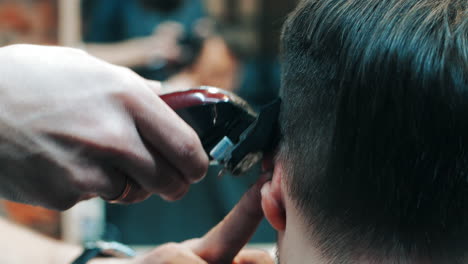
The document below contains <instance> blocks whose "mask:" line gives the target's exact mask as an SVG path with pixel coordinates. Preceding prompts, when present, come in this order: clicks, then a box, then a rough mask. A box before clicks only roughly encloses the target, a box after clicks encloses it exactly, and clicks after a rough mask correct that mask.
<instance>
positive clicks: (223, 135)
mask: <svg viewBox="0 0 468 264" xmlns="http://www.w3.org/2000/svg"><path fill="white" fill-rule="evenodd" d="M161 99H162V100H163V101H164V102H166V103H167V104H168V105H169V106H170V107H171V108H172V109H174V111H175V112H176V113H177V114H178V115H179V116H180V117H181V118H182V119H183V120H184V121H185V122H187V123H188V124H189V125H190V126H191V127H192V128H193V129H194V130H195V131H196V132H197V134H198V136H199V137H200V140H201V142H202V144H203V147H204V149H205V151H206V153H207V154H208V155H209V157H210V160H211V161H213V162H217V163H219V164H221V165H222V166H224V170H227V171H229V172H231V173H232V174H234V175H240V174H243V173H244V172H246V171H247V170H248V169H250V168H251V167H252V166H253V165H254V164H255V163H257V162H258V161H259V160H260V159H261V157H262V154H263V153H264V152H268V151H271V150H272V149H273V148H274V146H275V145H276V143H277V141H278V138H279V133H278V127H277V119H278V113H279V107H280V102H281V101H280V100H279V99H277V100H275V101H274V102H272V103H270V104H268V105H266V106H265V107H263V108H262V109H261V111H260V113H259V114H257V113H255V112H254V111H253V109H252V108H251V107H250V106H249V104H247V103H246V102H245V101H244V100H243V99H241V98H240V97H238V96H236V95H234V94H232V93H229V92H226V91H223V90H221V89H218V88H214V87H199V88H195V89H190V90H185V91H179V92H174V93H169V94H164V95H161Z"/></svg>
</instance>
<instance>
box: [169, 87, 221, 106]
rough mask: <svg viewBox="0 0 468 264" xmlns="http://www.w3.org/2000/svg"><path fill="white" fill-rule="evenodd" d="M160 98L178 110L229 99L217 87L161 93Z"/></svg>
mask: <svg viewBox="0 0 468 264" xmlns="http://www.w3.org/2000/svg"><path fill="white" fill-rule="evenodd" d="M161 99H162V100H163V101H164V102H165V103H166V104H168V105H169V106H170V107H171V108H172V109H174V110H179V109H182V108H187V107H191V106H197V105H203V104H215V103H219V102H228V101H230V96H229V94H227V93H226V92H223V91H220V90H217V89H192V90H187V91H181V92H174V93H169V94H164V95H161Z"/></svg>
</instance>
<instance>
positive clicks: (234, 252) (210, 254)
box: [131, 179, 275, 264]
mask: <svg viewBox="0 0 468 264" xmlns="http://www.w3.org/2000/svg"><path fill="white" fill-rule="evenodd" d="M264 182H265V180H264V179H262V180H260V181H259V182H258V183H257V184H255V185H254V186H253V187H252V188H251V189H250V190H249V191H248V192H247V193H246V194H245V195H244V196H243V197H242V199H241V200H240V202H239V203H238V204H237V205H236V207H234V209H233V210H232V211H231V212H230V213H229V214H228V215H227V216H226V218H225V219H224V220H223V221H222V222H221V223H219V224H218V225H217V226H216V227H214V228H213V229H212V230H211V231H210V232H208V233H207V234H206V235H205V236H204V237H202V238H199V239H193V240H189V241H186V242H183V243H180V244H176V243H171V244H166V245H162V246H160V247H158V248H156V249H154V250H153V251H151V252H150V253H148V254H147V255H145V256H143V257H140V258H137V259H135V260H133V261H132V262H131V263H132V264H163V263H164V264H192V263H193V264H207V263H208V264H224V263H236V264H273V263H275V262H274V260H273V258H272V257H271V256H270V255H269V254H268V253H267V252H264V251H260V250H249V249H247V250H242V251H241V249H242V248H243V247H244V246H245V244H246V243H247V242H248V241H249V239H250V237H251V236H252V235H253V233H254V232H255V230H256V228H257V226H258V224H259V223H260V221H261V220H262V218H263V213H262V208H261V196H260V189H261V187H262V185H263V183H264Z"/></svg>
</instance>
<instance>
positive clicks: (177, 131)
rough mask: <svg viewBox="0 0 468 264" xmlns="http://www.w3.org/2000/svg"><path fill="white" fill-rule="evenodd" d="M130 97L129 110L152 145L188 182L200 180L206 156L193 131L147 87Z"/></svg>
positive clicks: (202, 175)
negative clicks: (146, 90) (131, 99)
mask: <svg viewBox="0 0 468 264" xmlns="http://www.w3.org/2000/svg"><path fill="white" fill-rule="evenodd" d="M134 101H135V102H133V103H131V106H130V107H131V108H132V114H133V116H134V118H135V120H136V123H137V125H138V128H139V131H140V133H141V135H142V136H143V137H144V138H145V139H146V140H147V141H148V143H149V144H150V145H151V146H152V148H153V149H155V150H157V151H158V152H159V153H160V154H162V155H163V156H164V157H165V159H166V160H167V161H168V162H169V163H170V164H171V165H172V166H173V167H175V168H177V170H179V171H180V172H181V174H182V175H183V178H184V179H186V180H187V181H188V182H190V183H192V182H196V181H199V180H201V178H203V177H204V176H205V174H206V171H207V170H208V157H207V155H206V153H205V151H204V149H203V147H202V144H201V142H200V139H199V138H198V136H197V134H196V133H195V131H194V130H193V129H192V128H191V127H189V126H188V125H187V124H186V123H185V122H184V121H183V120H182V119H181V118H180V117H179V116H178V115H177V114H176V113H175V112H174V111H173V110H172V109H170V107H169V106H168V105H166V104H165V103H164V102H163V101H162V100H161V99H160V98H159V97H158V96H156V94H154V93H153V92H151V91H149V93H147V94H145V95H142V96H139V97H138V98H134Z"/></svg>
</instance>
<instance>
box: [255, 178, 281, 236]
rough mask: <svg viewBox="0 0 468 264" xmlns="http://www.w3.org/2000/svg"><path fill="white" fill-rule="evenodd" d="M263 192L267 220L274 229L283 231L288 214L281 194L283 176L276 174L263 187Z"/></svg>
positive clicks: (264, 211) (263, 204)
mask: <svg viewBox="0 0 468 264" xmlns="http://www.w3.org/2000/svg"><path fill="white" fill-rule="evenodd" d="M261 192H262V209H263V213H264V214H265V218H266V219H267V220H268V222H270V224H271V225H272V226H273V228H274V229H276V230H277V231H283V230H284V229H285V228H286V212H285V210H284V201H283V194H282V192H281V175H279V174H278V173H275V174H274V175H273V179H272V180H271V181H270V182H267V183H265V184H264V185H263V187H262V191H261Z"/></svg>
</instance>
